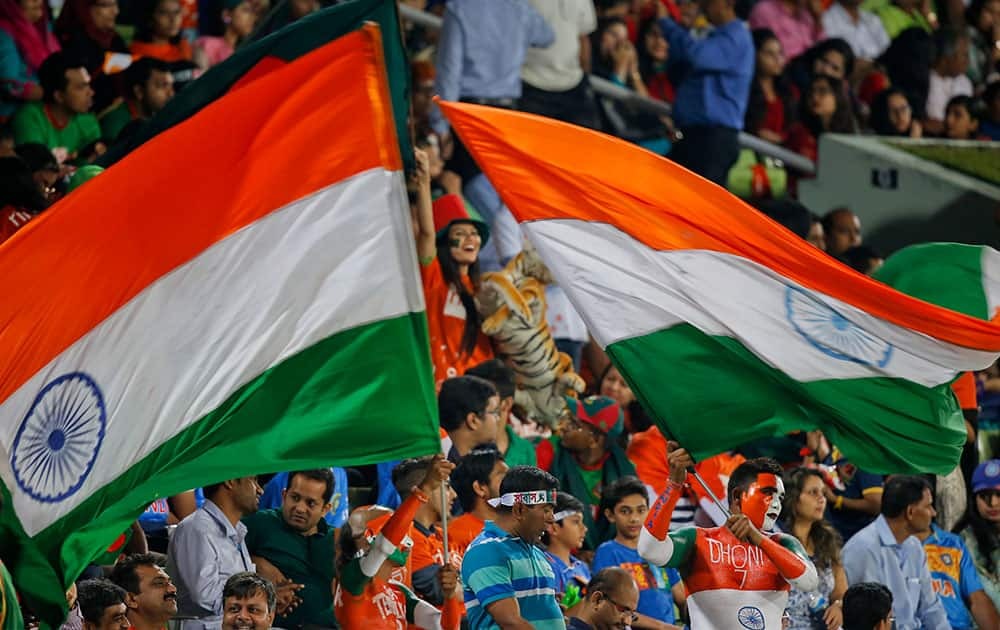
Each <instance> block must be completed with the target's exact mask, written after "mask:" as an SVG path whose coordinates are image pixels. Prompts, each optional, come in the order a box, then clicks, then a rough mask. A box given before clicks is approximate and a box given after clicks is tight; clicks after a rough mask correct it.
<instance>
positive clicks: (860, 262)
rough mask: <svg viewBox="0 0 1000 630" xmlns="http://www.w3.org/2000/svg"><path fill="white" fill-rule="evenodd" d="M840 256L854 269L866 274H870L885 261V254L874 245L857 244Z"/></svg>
mask: <svg viewBox="0 0 1000 630" xmlns="http://www.w3.org/2000/svg"><path fill="white" fill-rule="evenodd" d="M841 258H843V259H844V261H845V262H847V265H848V266H849V267H850V268H851V269H854V270H855V271H860V272H861V273H863V274H865V275H866V276H870V275H872V274H873V273H875V272H876V271H878V268H879V267H881V266H882V263H884V262H885V256H883V255H882V253H881V252H879V251H878V250H877V249H875V248H874V247H871V246H869V245H858V246H856V247H852V248H850V249H848V250H847V251H845V252H844V253H843V254H841Z"/></svg>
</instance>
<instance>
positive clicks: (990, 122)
mask: <svg viewBox="0 0 1000 630" xmlns="http://www.w3.org/2000/svg"><path fill="white" fill-rule="evenodd" d="M983 102H984V103H985V105H986V111H985V113H984V115H983V120H982V121H981V122H980V125H979V131H980V133H982V134H983V135H984V136H986V137H987V138H989V139H991V140H993V141H994V142H996V141H1000V79H998V80H996V81H994V82H993V83H990V84H989V85H988V86H986V91H985V92H983Z"/></svg>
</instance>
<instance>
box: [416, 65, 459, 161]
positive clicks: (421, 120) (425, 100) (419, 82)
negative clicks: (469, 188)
mask: <svg viewBox="0 0 1000 630" xmlns="http://www.w3.org/2000/svg"><path fill="white" fill-rule="evenodd" d="M434 76H435V74H434V64H433V63H431V62H430V61H427V60H415V61H411V62H410V92H411V96H410V103H411V104H412V106H413V113H412V116H413V127H414V128H415V129H426V128H428V127H430V124H431V118H430V115H431V103H432V101H431V97H433V96H434ZM442 157H445V156H442ZM447 157H450V156H447Z"/></svg>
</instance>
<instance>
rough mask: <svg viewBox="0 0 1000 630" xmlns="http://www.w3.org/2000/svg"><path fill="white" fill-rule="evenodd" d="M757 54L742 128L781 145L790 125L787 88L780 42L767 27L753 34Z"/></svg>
mask: <svg viewBox="0 0 1000 630" xmlns="http://www.w3.org/2000/svg"><path fill="white" fill-rule="evenodd" d="M753 45H754V49H755V50H756V51H757V60H756V65H755V68H754V75H753V82H752V83H751V84H750V101H749V103H748V104H747V113H746V116H745V117H744V122H743V128H744V129H745V130H746V131H747V132H748V133H752V134H754V135H755V136H758V137H760V138H763V139H764V140H767V141H768V142H774V143H776V144H781V143H782V142H784V141H785V133H786V131H787V130H788V126H789V124H790V123H791V120H790V119H791V118H792V115H791V114H792V109H791V86H790V85H789V84H788V82H787V81H785V79H784V78H783V73H784V70H785V53H784V52H783V51H782V48H781V41H780V40H779V39H778V36H777V35H775V34H774V31H772V30H771V29H769V28H758V29H754V31H753Z"/></svg>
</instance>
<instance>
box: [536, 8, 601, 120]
mask: <svg viewBox="0 0 1000 630" xmlns="http://www.w3.org/2000/svg"><path fill="white" fill-rule="evenodd" d="M529 1H530V2H531V6H533V7H534V8H535V10H536V11H538V13H539V15H541V16H542V18H543V19H544V20H545V22H546V23H547V24H548V25H549V27H551V28H552V31H553V32H554V33H555V41H554V42H552V44H551V45H550V46H548V47H545V48H529V49H528V50H527V52H526V53H525V56H524V65H523V66H521V80H522V82H523V85H522V88H521V90H522V91H521V109H522V110H524V111H526V112H530V113H532V114H539V115H541V116H548V117H550V118H556V119H558V120H563V121H566V122H569V123H573V124H575V125H581V126H583V127H591V128H596V127H597V105H596V103H595V101H594V91H593V89H592V88H591V87H590V81H589V80H588V79H587V75H586V74H585V73H586V72H588V71H589V70H590V34H591V33H593V32H594V29H596V28H597V15H596V14H595V13H594V3H593V2H592V0H569V1H568V2H551V1H550V0H529Z"/></svg>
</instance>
